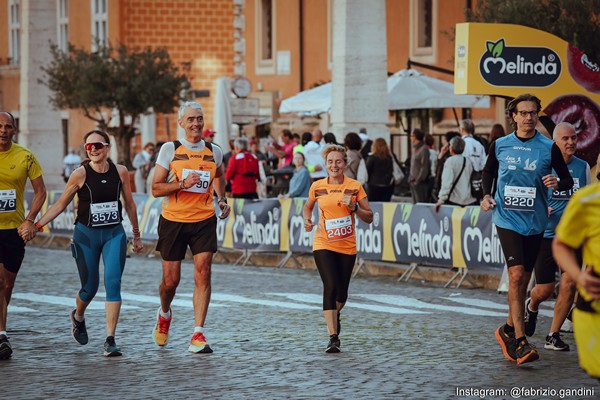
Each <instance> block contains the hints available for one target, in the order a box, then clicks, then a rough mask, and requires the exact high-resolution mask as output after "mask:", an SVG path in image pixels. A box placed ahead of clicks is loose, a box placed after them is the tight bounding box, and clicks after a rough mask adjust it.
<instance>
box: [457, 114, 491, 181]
mask: <svg viewBox="0 0 600 400" xmlns="http://www.w3.org/2000/svg"><path fill="white" fill-rule="evenodd" d="M474 134H475V124H473V121H471V120H470V119H463V120H462V121H460V136H461V137H462V138H463V140H464V141H465V151H464V152H463V155H464V156H465V157H467V158H468V159H469V160H471V163H472V164H473V169H474V170H475V171H477V172H479V171H482V170H483V167H484V166H485V159H486V157H485V154H486V153H485V148H484V147H483V145H482V144H481V143H480V142H479V141H478V140H477V139H475V137H473V135H474Z"/></svg>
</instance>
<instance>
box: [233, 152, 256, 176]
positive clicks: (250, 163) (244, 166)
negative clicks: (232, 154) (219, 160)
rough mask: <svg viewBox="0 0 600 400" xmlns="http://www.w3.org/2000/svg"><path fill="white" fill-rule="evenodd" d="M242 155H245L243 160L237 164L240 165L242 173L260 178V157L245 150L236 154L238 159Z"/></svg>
mask: <svg viewBox="0 0 600 400" xmlns="http://www.w3.org/2000/svg"><path fill="white" fill-rule="evenodd" d="M240 155H242V157H243V160H242V162H240V163H238V164H237V165H238V166H239V167H240V171H239V172H240V175H243V176H249V177H256V178H257V179H258V177H259V171H258V163H259V161H258V158H256V156H255V155H254V154H252V153H249V152H247V151H244V152H242V153H238V154H237V155H236V159H239V158H242V157H240Z"/></svg>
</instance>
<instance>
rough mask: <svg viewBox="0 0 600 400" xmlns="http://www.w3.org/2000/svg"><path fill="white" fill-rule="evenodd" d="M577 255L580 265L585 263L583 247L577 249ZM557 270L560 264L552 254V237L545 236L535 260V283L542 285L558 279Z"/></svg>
mask: <svg viewBox="0 0 600 400" xmlns="http://www.w3.org/2000/svg"><path fill="white" fill-rule="evenodd" d="M575 256H576V257H577V262H578V263H579V265H581V264H583V254H582V253H581V249H578V250H576V251H575ZM556 271H558V264H557V263H556V261H555V260H554V256H553V255H552V238H544V239H543V240H542V245H541V246H540V252H539V254H538V256H537V259H536V261H535V283H539V284H542V285H543V284H546V283H554V282H555V281H556Z"/></svg>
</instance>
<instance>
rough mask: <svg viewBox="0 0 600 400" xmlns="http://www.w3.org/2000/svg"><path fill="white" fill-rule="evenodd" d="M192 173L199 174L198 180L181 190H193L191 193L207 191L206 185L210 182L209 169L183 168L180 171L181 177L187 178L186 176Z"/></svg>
mask: <svg viewBox="0 0 600 400" xmlns="http://www.w3.org/2000/svg"><path fill="white" fill-rule="evenodd" d="M192 173H196V174H198V175H199V176H200V182H198V183H196V184H195V185H194V186H192V187H191V188H187V189H183V190H184V191H186V192H193V193H206V192H207V191H208V185H209V184H210V171H203V170H194V169H188V168H184V169H183V171H182V174H181V175H182V176H181V179H185V178H187V176H188V175H189V174H192Z"/></svg>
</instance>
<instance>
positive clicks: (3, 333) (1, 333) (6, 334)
mask: <svg viewBox="0 0 600 400" xmlns="http://www.w3.org/2000/svg"><path fill="white" fill-rule="evenodd" d="M0 335H4V336H6V337H8V333H6V331H0Z"/></svg>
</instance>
